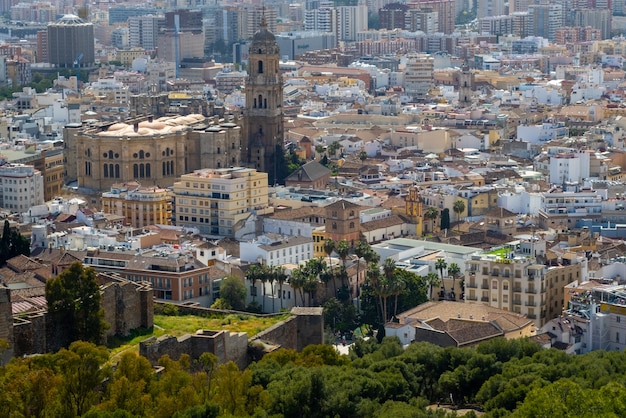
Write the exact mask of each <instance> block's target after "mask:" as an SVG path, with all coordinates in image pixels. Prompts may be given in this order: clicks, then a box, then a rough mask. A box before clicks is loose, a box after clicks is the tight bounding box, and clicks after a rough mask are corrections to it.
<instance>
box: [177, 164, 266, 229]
mask: <svg viewBox="0 0 626 418" xmlns="http://www.w3.org/2000/svg"><path fill="white" fill-rule="evenodd" d="M174 198H175V199H176V200H175V205H176V211H175V212H176V213H175V220H176V221H175V222H176V225H178V226H185V227H192V228H197V229H198V230H199V231H200V233H201V234H206V235H216V236H232V235H233V234H234V233H235V231H236V230H237V229H238V228H239V227H241V223H243V221H245V220H246V219H247V218H248V217H249V216H250V215H251V214H252V213H253V212H254V213H256V214H258V215H262V214H266V213H271V211H272V210H271V208H270V207H269V203H268V186H267V173H263V172H259V171H256V170H255V169H252V168H243V167H234V168H222V169H202V170H196V171H195V172H193V173H191V174H184V175H182V176H181V178H180V181H179V182H176V183H174Z"/></svg>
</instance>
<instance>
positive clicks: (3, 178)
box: [0, 164, 44, 213]
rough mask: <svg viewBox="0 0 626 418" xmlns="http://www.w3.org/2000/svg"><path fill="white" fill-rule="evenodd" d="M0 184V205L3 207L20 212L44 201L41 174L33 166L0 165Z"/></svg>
mask: <svg viewBox="0 0 626 418" xmlns="http://www.w3.org/2000/svg"><path fill="white" fill-rule="evenodd" d="M0 185H1V186H2V188H1V190H0V207H1V208H3V209H7V210H9V211H11V212H18V213H21V212H26V211H27V210H28V209H30V208H31V207H33V206H37V205H43V203H44V199H43V176H42V175H41V172H40V171H39V170H35V167H33V166H30V165H23V164H6V165H4V166H0Z"/></svg>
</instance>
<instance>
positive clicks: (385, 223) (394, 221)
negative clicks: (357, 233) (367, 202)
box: [360, 215, 406, 232]
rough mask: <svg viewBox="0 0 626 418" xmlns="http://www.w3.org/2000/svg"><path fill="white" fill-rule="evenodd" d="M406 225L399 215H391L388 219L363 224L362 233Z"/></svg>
mask: <svg viewBox="0 0 626 418" xmlns="http://www.w3.org/2000/svg"><path fill="white" fill-rule="evenodd" d="M404 223H406V221H405V220H404V219H402V218H401V217H400V216H398V215H391V216H388V217H387V218H382V219H377V220H375V221H369V222H365V223H362V224H361V226H360V229H361V231H362V232H371V231H375V230H377V229H380V228H389V227H392V226H396V225H402V224H404Z"/></svg>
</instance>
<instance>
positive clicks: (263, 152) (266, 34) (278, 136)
mask: <svg viewBox="0 0 626 418" xmlns="http://www.w3.org/2000/svg"><path fill="white" fill-rule="evenodd" d="M278 61H279V49H278V44H277V43H276V38H275V37H274V35H273V34H272V33H271V32H270V31H269V30H268V29H267V23H266V21H265V16H263V17H262V19H261V28H260V29H259V31H258V32H256V33H255V34H254V36H253V37H252V42H251V44H250V48H249V51H248V79H247V80H246V109H245V111H244V118H245V119H244V132H243V135H244V137H243V138H244V141H243V142H244V144H245V146H246V149H245V150H242V152H243V153H244V155H242V161H246V162H247V165H248V167H250V168H256V169H257V170H258V171H263V172H266V173H268V174H269V176H268V182H269V183H270V184H273V183H275V181H276V180H281V179H276V167H275V166H276V164H277V161H276V158H275V157H276V150H277V149H278V148H279V147H280V148H279V149H280V152H283V144H284V130H283V77H282V74H281V73H280V69H279V67H278ZM280 161H281V162H282V159H281V160H280Z"/></svg>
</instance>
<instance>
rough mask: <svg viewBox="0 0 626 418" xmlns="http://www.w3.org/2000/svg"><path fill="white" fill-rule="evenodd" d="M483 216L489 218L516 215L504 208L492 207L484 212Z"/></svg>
mask: <svg viewBox="0 0 626 418" xmlns="http://www.w3.org/2000/svg"><path fill="white" fill-rule="evenodd" d="M485 216H488V217H490V218H511V217H513V216H517V214H516V213H513V212H511V211H510V210H507V209H505V208H494V209H491V210H490V211H489V212H487V213H485Z"/></svg>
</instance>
